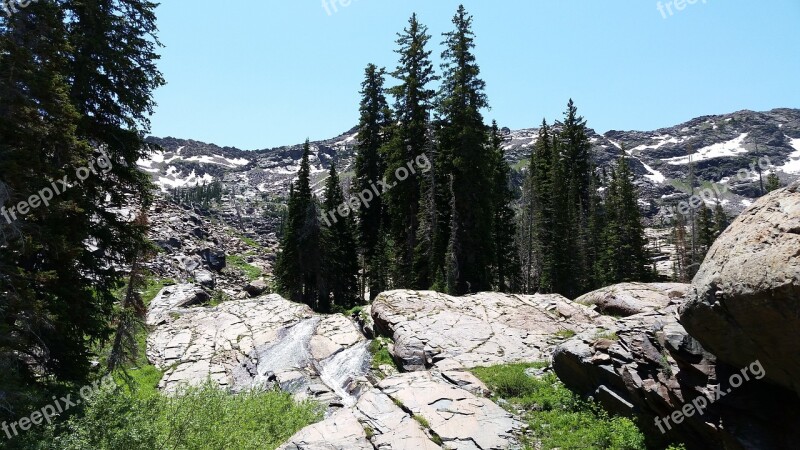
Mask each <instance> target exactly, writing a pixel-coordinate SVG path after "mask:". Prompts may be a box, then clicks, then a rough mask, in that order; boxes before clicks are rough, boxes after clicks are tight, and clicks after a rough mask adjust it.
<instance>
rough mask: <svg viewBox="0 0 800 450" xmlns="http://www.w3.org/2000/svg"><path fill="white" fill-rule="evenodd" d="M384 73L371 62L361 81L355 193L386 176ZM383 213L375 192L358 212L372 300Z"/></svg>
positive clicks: (388, 114)
mask: <svg viewBox="0 0 800 450" xmlns="http://www.w3.org/2000/svg"><path fill="white" fill-rule="evenodd" d="M384 74H385V71H384V70H383V69H378V67H377V66H375V65H374V64H369V65H368V66H367V68H366V70H365V78H364V81H363V83H362V84H361V106H360V119H359V124H358V136H357V141H358V144H357V149H358V154H357V155H356V162H355V177H354V180H353V192H354V194H356V195H358V194H359V193H362V192H364V191H367V192H372V193H373V194H374V192H373V188H372V187H373V186H374V185H375V184H376V183H377V182H378V181H380V180H381V179H382V178H383V176H384V172H385V170H386V163H385V161H384V156H383V154H382V153H381V149H382V148H383V146H384V145H385V144H386V142H387V138H388V135H389V132H390V125H391V111H390V110H389V105H388V103H387V101H386V96H385V95H384V87H383V85H384ZM384 215H385V210H384V205H383V197H382V196H375V198H373V200H372V202H371V203H370V204H369V207H365V208H361V209H360V211H359V215H358V222H357V227H358V241H359V247H360V249H361V253H362V255H363V258H364V261H365V266H366V267H365V272H366V273H365V276H366V277H367V279H368V283H369V291H370V300H373V299H375V297H376V296H377V295H378V294H379V293H380V289H381V282H380V276H379V275H378V274H377V272H378V268H377V266H378V265H380V264H381V262H380V261H377V259H376V258H379V257H383V255H378V254H377V253H378V252H377V247H378V246H379V245H380V243H379V240H380V239H382V236H381V234H380V233H381V230H382V228H383V225H384V223H383V222H384Z"/></svg>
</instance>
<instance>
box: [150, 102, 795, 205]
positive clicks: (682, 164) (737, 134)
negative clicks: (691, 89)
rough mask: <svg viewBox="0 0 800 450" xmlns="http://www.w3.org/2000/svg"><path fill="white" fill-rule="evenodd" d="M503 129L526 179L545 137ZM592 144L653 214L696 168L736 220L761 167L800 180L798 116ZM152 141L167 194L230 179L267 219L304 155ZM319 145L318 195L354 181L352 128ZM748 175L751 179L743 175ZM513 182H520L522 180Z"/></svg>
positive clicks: (756, 115)
mask: <svg viewBox="0 0 800 450" xmlns="http://www.w3.org/2000/svg"><path fill="white" fill-rule="evenodd" d="M556 127H558V124H556ZM503 132H504V134H505V139H506V143H505V149H506V154H507V159H508V162H509V164H510V165H511V166H512V167H514V169H515V171H516V172H517V174H518V173H519V171H521V170H524V167H525V166H526V164H527V160H528V158H529V157H530V152H531V146H532V145H533V144H535V142H536V136H537V132H538V130H537V129H536V128H530V129H523V130H513V131H512V130H509V129H503ZM590 138H591V141H592V144H593V154H594V158H595V161H596V163H597V164H598V167H599V168H600V169H602V168H606V169H608V168H609V167H610V165H611V164H612V163H614V162H615V161H616V160H617V159H618V158H619V156H620V155H621V154H622V152H623V149H624V151H625V152H626V153H627V154H628V155H629V156H630V158H631V165H632V167H633V171H634V173H635V174H636V177H637V184H638V186H639V188H640V191H641V193H642V202H641V203H642V208H643V209H644V210H645V211H646V212H647V213H648V215H649V216H654V215H656V214H657V213H658V212H659V211H660V210H661V206H663V205H664V204H667V203H669V202H670V201H674V200H677V199H681V198H684V197H685V196H686V193H687V187H686V183H685V180H686V178H687V176H688V175H689V169H690V167H693V168H694V172H695V176H696V177H697V178H699V179H700V180H701V182H702V183H703V184H704V185H705V186H708V187H713V188H714V189H713V192H714V196H715V197H717V196H718V197H719V200H720V201H722V202H723V204H724V206H725V207H726V209H728V210H729V211H730V212H731V213H733V214H738V213H739V212H741V210H742V209H744V208H746V207H747V206H749V205H750V204H752V202H753V200H754V199H755V198H757V197H758V196H759V195H760V187H759V183H758V173H757V168H758V164H756V165H753V163H754V161H758V160H759V159H761V158H764V159H763V160H762V163H761V167H762V169H764V170H766V171H767V172H769V171H775V172H776V173H778V174H779V176H780V177H781V178H782V180H783V181H784V183H787V184H788V182H789V181H791V180H793V179H796V178H798V177H800V110H798V109H775V110H772V111H767V112H753V111H739V112H735V113H731V114H725V115H719V116H704V117H698V118H696V119H692V120H690V121H688V122H686V123H682V124H679V125H676V126H673V127H670V128H663V129H659V130H654V131H609V132H607V133H605V134H603V135H600V134H597V133H595V132H594V131H591V133H590ZM149 141H150V142H151V143H154V144H158V145H160V146H161V148H162V149H163V150H162V151H158V152H156V153H154V154H153V155H151V156H150V158H148V159H146V160H142V161H140V162H139V167H140V168H141V169H142V170H144V171H146V172H148V173H150V174H151V175H152V176H153V180H154V181H155V183H156V184H157V185H158V186H159V187H160V188H161V189H162V190H164V191H167V190H169V189H173V188H176V187H185V186H194V185H197V184H202V183H208V182H211V181H223V182H224V183H225V184H226V186H228V187H229V190H230V194H229V196H227V197H226V199H227V201H228V202H229V203H231V204H232V203H237V205H239V207H240V211H239V214H240V215H241V216H243V217H244V218H245V219H253V218H258V217H261V216H263V215H264V211H265V210H269V209H270V208H271V207H272V206H273V205H274V204H275V203H278V204H280V203H281V201H282V199H283V198H284V197H285V196H286V195H287V192H288V185H289V183H290V182H291V180H292V179H293V178H294V176H295V174H296V172H297V170H298V168H299V160H300V157H301V154H302V146H301V145H294V146H286V147H279V148H273V149H264V150H255V151H242V150H240V149H236V148H232V147H219V146H216V145H213V144H206V143H203V142H197V141H193V140H186V139H175V138H156V137H151V138H149ZM311 146H312V161H311V165H312V177H313V182H314V186H315V187H316V188H317V189H318V191H321V190H322V181H323V180H324V178H325V177H326V172H327V169H328V168H329V167H330V163H331V162H332V161H336V163H337V165H338V166H339V169H340V172H341V173H343V174H344V177H343V178H345V179H346V178H347V177H348V175H352V167H353V161H354V156H355V131H354V130H350V131H348V132H346V133H344V134H342V135H341V136H337V137H335V138H332V139H328V140H324V141H318V142H312V143H311ZM767 158H768V159H767ZM690 162H691V164H690ZM743 169H744V170H746V172H740V171H741V170H743ZM752 169H755V170H752ZM739 174H741V176H738V175H739ZM765 176H766V175H765ZM515 179H516V181H517V183H519V181H520V180H521V177H519V176H518V175H517V176H516V177H515ZM714 200H715V199H714Z"/></svg>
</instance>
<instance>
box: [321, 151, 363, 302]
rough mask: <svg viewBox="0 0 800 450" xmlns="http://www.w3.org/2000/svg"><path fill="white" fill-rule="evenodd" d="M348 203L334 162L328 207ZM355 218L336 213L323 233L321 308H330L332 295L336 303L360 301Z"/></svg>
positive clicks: (328, 189) (328, 209)
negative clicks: (324, 290)
mask: <svg viewBox="0 0 800 450" xmlns="http://www.w3.org/2000/svg"><path fill="white" fill-rule="evenodd" d="M344 203H345V199H344V195H343V194H342V187H341V185H340V183H339V175H338V174H337V173H336V164H335V163H333V162H332V163H331V168H330V174H329V176H328V180H327V181H326V184H325V200H324V202H323V206H324V208H323V209H324V210H325V211H334V210H336V208H338V207H339V205H342V204H344ZM353 228H354V223H353V218H352V216H351V215H349V214H348V215H347V217H335V218H334V219H333V221H332V223H331V224H330V226H328V227H325V228H324V229H323V233H322V243H321V244H322V245H321V248H320V251H321V253H322V266H321V268H322V273H323V278H324V283H323V285H324V286H325V288H326V289H327V291H326V292H320V299H321V300H320V304H319V305H318V309H319V311H321V312H325V313H327V312H331V304H330V298H331V297H332V298H333V300H334V303H335V304H336V306H339V307H341V308H343V309H350V308H352V307H353V306H355V305H356V304H358V303H360V302H359V299H358V254H357V252H356V240H355V238H354V237H353Z"/></svg>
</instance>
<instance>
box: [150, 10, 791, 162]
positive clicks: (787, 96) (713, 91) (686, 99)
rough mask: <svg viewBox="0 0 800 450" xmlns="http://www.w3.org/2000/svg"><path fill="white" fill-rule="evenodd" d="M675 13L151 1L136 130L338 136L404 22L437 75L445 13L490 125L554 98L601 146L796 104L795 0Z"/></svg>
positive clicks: (198, 135)
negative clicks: (153, 55) (153, 49)
mask: <svg viewBox="0 0 800 450" xmlns="http://www.w3.org/2000/svg"><path fill="white" fill-rule="evenodd" d="M689 1H691V0H662V1H661V2H659V1H657V0H606V1H596V0H581V1H578V0H462V1H457V0H452V1H451V0H402V1H400V0H397V1H386V0H349V1H348V0H280V1H278V0H240V1H237V2H222V1H209V0H192V1H191V2H190V1H188V0H164V1H163V2H162V4H161V5H160V6H159V7H158V9H157V10H156V14H157V16H158V26H159V29H160V32H159V36H160V39H161V41H162V43H163V44H164V46H165V47H164V48H162V49H161V50H160V53H161V55H162V59H161V60H160V62H159V67H160V70H161V71H162V72H163V74H164V76H165V78H166V80H167V85H166V86H164V87H162V88H160V89H159V90H157V91H156V93H155V99H156V102H157V103H158V106H157V108H156V112H155V115H154V116H153V117H152V130H151V133H152V134H153V135H155V136H160V137H166V136H172V137H177V138H186V139H195V140H199V141H204V142H209V143H214V144H217V145H222V146H234V147H238V148H241V149H245V150H255V149H263V148H272V147H277V146H281V145H290V144H298V143H301V142H302V141H303V140H305V139H306V138H310V139H311V140H321V139H328V138H332V137H335V136H338V135H339V134H341V133H343V132H345V131H347V130H349V129H350V128H352V127H353V126H355V125H356V124H357V122H358V104H359V99H360V95H359V90H360V85H361V82H362V80H363V77H364V68H365V67H366V65H367V64H368V63H374V64H376V65H378V66H380V67H386V68H387V69H389V70H390V71H391V70H392V69H394V68H395V67H396V65H397V55H396V54H395V53H394V50H395V49H396V48H397V46H396V44H395V40H396V38H397V36H396V35H397V33H398V32H400V31H402V30H403V28H404V27H405V26H406V25H407V23H408V19H409V17H410V16H411V14H412V13H414V12H416V13H417V15H418V18H419V20H420V22H422V23H423V24H425V25H427V26H428V28H429V33H430V34H431V35H432V36H433V37H432V39H431V46H430V49H431V50H433V56H434V63H435V64H436V67H437V69H438V66H439V63H440V58H439V55H440V54H441V51H442V46H441V41H442V37H441V34H442V33H444V32H447V31H450V30H451V29H452V22H451V21H452V17H453V15H454V14H455V11H456V9H457V8H458V5H459V4H461V3H463V4H464V6H465V7H466V8H467V11H468V12H469V13H470V14H472V15H473V16H474V24H473V25H474V27H473V28H474V31H475V34H476V44H477V46H476V49H475V53H476V57H477V62H478V64H479V65H480V68H481V76H482V78H483V79H484V81H486V83H487V88H486V93H487V95H488V97H489V103H490V105H491V109H490V110H488V111H486V112H485V117H486V120H487V122H488V121H491V120H497V122H498V124H499V125H500V126H501V127H502V126H505V127H509V128H511V129H519V128H530V127H535V126H538V124H540V123H541V121H542V119H543V118H546V119H547V120H548V122H552V121H553V120H556V119H560V118H561V117H562V116H563V112H564V110H565V109H566V104H567V101H568V100H569V99H570V98H572V99H574V101H575V104H576V105H577V107H578V110H579V112H580V113H581V114H582V115H583V116H584V117H585V118H586V119H587V120H588V124H589V126H590V127H592V128H594V129H595V130H597V131H599V132H601V133H603V132H606V131H608V130H654V129H657V128H661V127H668V126H673V125H677V124H679V123H681V122H684V121H687V120H690V119H692V118H695V117H698V116H702V115H710V114H725V113H730V112H734V111H739V110H742V109H750V110H755V111H764V110H769V109H772V108H778V107H791V108H798V107H800V88H799V87H798V80H800V32H798V27H799V26H800V1H798V0H769V1H753V0H694V2H693V4H690V3H689ZM324 5H327V7H326V6H324ZM659 5H661V9H659ZM395 82H396V81H395V80H394V79H392V78H388V79H387V85H393V84H395Z"/></svg>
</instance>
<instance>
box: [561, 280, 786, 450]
mask: <svg viewBox="0 0 800 450" xmlns="http://www.w3.org/2000/svg"><path fill="white" fill-rule="evenodd" d="M654 289H657V288H656V287H654ZM615 290H616V291H620V290H622V287H621V286H617V287H616V288H615ZM636 290H637V291H639V290H640V288H638V287H637V289H636ZM604 291H605V292H608V289H606V290H604ZM598 295H600V294H598ZM631 295H633V294H631ZM683 302H684V299H683V298H672V299H671V300H670V301H669V303H668V304H667V305H666V306H665V307H664V308H661V309H658V310H654V311H649V312H644V313H640V314H636V315H633V316H630V317H627V318H624V319H620V320H618V321H616V323H614V324H613V325H612V326H610V327H609V328H608V329H607V330H606V331H604V332H601V333H598V332H591V331H590V332H585V333H582V334H579V335H577V336H575V337H574V338H572V339H570V340H568V341H567V342H565V343H563V344H561V345H559V346H558V347H557V348H556V350H555V352H554V354H553V368H554V369H555V372H556V374H557V375H558V377H559V378H560V379H561V380H562V381H563V382H564V384H565V385H567V386H568V387H570V388H571V389H573V390H576V391H578V392H580V393H583V394H586V395H590V396H592V397H594V398H595V399H597V400H598V401H600V402H601V404H602V405H603V406H604V407H605V408H606V409H608V410H610V411H613V412H615V413H619V414H623V415H627V416H632V417H637V418H638V419H639V420H638V421H637V423H638V425H639V426H640V427H641V428H642V429H643V430H644V432H645V435H646V436H647V438H648V441H649V442H648V443H649V444H650V445H653V446H663V445H665V444H668V443H669V442H675V441H677V442H683V443H685V444H687V446H688V447H689V448H691V449H706V448H726V449H784V448H792V447H791V446H790V445H793V443H794V442H797V439H800V430H798V429H797V424H798V423H800V402H798V399H797V398H793V397H792V396H790V397H787V396H786V395H785V391H783V390H782V389H780V388H777V387H775V386H772V385H770V384H768V383H766V382H764V380H763V377H764V372H763V371H762V370H760V367H758V366H753V367H750V366H747V370H746V371H743V370H742V368H740V367H733V366H730V365H727V364H724V363H720V362H719V361H717V358H716V357H715V356H714V355H713V354H711V353H709V352H708V351H706V350H705V349H704V348H703V346H702V345H700V343H698V342H697V341H696V340H695V339H694V338H693V337H692V336H690V335H689V334H688V333H687V332H686V330H685V329H684V328H683V326H682V325H681V324H680V323H678V320H677V317H678V316H677V312H678V308H679V307H680V305H681V304H683ZM739 381H742V383H741V384H740V383H739ZM738 384H740V385H739V386H738V387H737V386H736V385H738ZM693 404H694V405H698V406H702V405H704V407H703V408H702V414H701V413H699V412H698V411H699V410H698V409H697V408H694V409H692V410H689V409H686V408H689V407H692V406H693ZM687 405H689V406H688V407H687ZM683 411H690V412H691V414H688V413H687V414H684V413H683ZM665 418H666V419H665ZM656 419H658V420H659V422H657V421H656ZM676 419H677V420H676Z"/></svg>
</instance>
